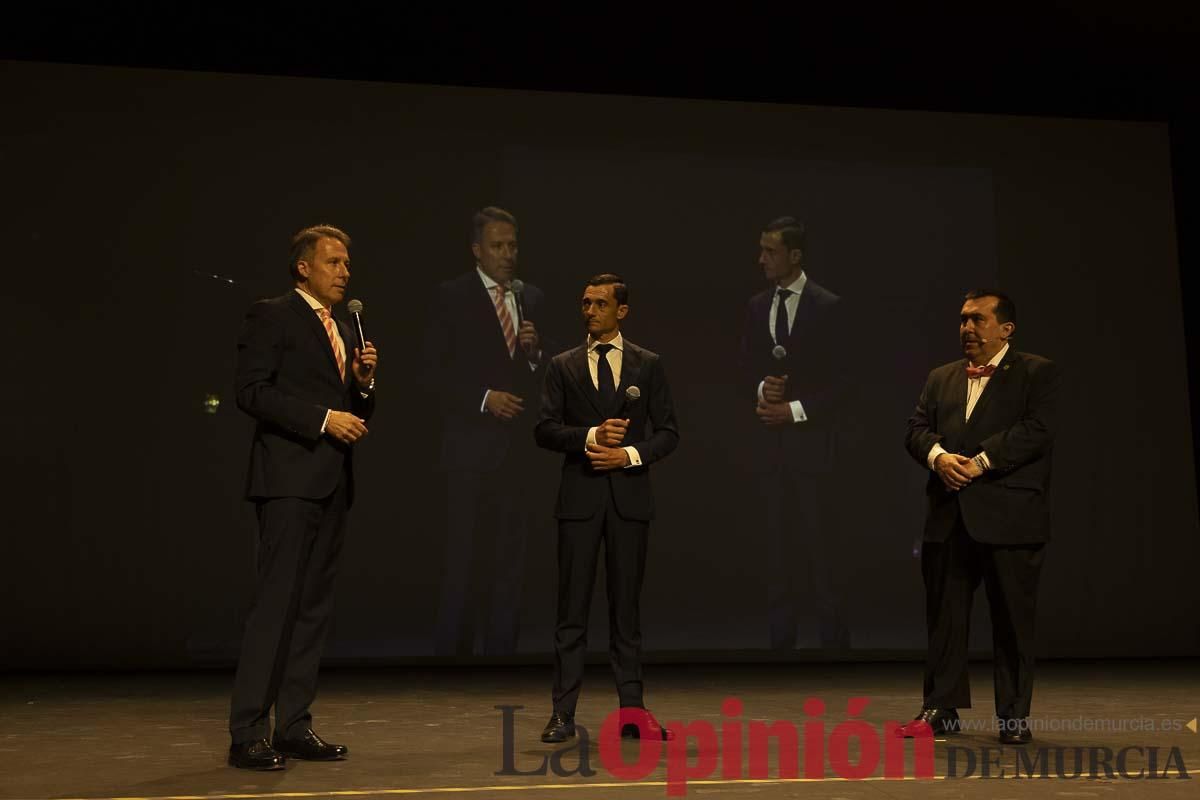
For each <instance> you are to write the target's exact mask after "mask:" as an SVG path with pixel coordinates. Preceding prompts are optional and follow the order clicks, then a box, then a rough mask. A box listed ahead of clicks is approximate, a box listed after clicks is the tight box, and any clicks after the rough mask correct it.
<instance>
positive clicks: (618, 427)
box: [534, 274, 679, 742]
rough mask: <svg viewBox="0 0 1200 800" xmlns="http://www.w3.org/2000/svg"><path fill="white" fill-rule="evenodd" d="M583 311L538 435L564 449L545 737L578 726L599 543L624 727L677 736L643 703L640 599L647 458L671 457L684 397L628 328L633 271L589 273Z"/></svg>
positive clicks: (547, 389)
mask: <svg viewBox="0 0 1200 800" xmlns="http://www.w3.org/2000/svg"><path fill="white" fill-rule="evenodd" d="M581 311H582V315H583V322H584V325H585V327H586V328H587V334H588V335H587V340H586V341H585V342H584V343H583V344H581V345H579V346H578V347H575V348H573V349H571V350H568V351H566V352H564V353H559V354H558V355H557V356H555V357H554V358H553V359H551V360H550V364H549V365H548V366H547V368H546V378H545V381H544V383H543V387H542V400H541V413H540V416H539V419H538V424H537V427H536V428H535V429H534V435H535V437H536V439H537V443H538V445H539V446H541V447H544V448H546V449H547V450H553V451H555V452H558V453H563V454H564V455H563V462H562V472H561V477H560V481H559V489H558V501H557V504H556V506H555V512H554V515H555V517H557V519H558V613H557V621H556V626H555V632H554V691H553V703H554V710H553V713H552V714H551V716H550V721H549V722H548V723H547V724H546V727H545V729H544V730H543V731H542V741H543V742H561V741H564V740H565V739H567V738H569V737H571V736H574V735H575V708H576V705H577V703H578V702H579V693H580V690H581V688H582V686H583V671H584V660H585V657H586V654H587V629H588V613H589V609H590V608H591V601H592V588H593V584H594V583H595V581H596V567H597V560H598V557H599V554H600V546H601V544H602V543H603V545H604V566H605V572H606V575H607V581H608V585H607V592H606V594H607V596H608V609H609V621H610V622H609V624H610V630H609V655H610V658H611V661H612V666H613V672H614V677H615V678H616V684H617V696H618V699H619V701H620V705H621V708H622V710H623V711H622V717H621V723H622V724H621V730H622V733H623V735H632V734H634V733H635V732H637V731H638V730H639V728H638V727H637V725H634V724H632V721H634V720H636V721H637V722H638V724H640V725H641V728H640V730H641V731H642V732H643V733H646V734H647V735H649V736H653V737H660V738H670V736H669V734H668V732H667V731H666V730H664V729H663V728H662V727H661V726H660V725H659V724H658V722H657V721H656V720H654V718H653V717H652V716H650V714H649V712H646V711H644V706H643V697H642V694H643V691H642V630H641V610H640V606H639V603H640V598H641V592H642V577H643V575H644V574H645V567H646V540H647V536H648V535H649V531H650V520H651V519H653V518H654V496H653V494H652V492H651V489H650V465H651V464H653V463H654V462H656V461H660V460H661V459H663V458H666V457H667V456H668V455H669V454H670V453H671V452H672V451H673V450H674V449H675V446H676V445H677V444H678V442H679V428H678V426H677V424H676V422H675V407H674V404H673V403H672V401H671V392H670V388H669V387H668V385H667V377H666V374H665V373H664V372H663V367H662V361H661V359H659V357H658V355H657V354H656V353H652V352H651V351H649V350H646V349H645V348H642V347H639V346H638V345H636V344H634V343H633V342H631V341H629V340H628V339H626V338H624V337H623V336H622V335H621V329H620V325H621V321H622V320H624V319H625V318H626V316H627V315H628V314H629V289H628V287H627V286H626V284H625V281H624V279H622V278H621V277H620V276H618V275H613V274H604V275H597V276H596V277H594V278H592V279H591V280H589V281H588V284H587V286H586V287H585V288H584V291H583V298H582V301H581ZM626 710H628V711H629V712H630V713H629V715H628V716H626V714H625V711H626ZM626 719H629V720H630V721H631V724H626V722H625V721H626Z"/></svg>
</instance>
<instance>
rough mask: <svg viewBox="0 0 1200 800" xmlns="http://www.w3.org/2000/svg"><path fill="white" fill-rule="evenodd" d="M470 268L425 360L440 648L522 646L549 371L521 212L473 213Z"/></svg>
mask: <svg viewBox="0 0 1200 800" xmlns="http://www.w3.org/2000/svg"><path fill="white" fill-rule="evenodd" d="M471 253H472V255H473V256H474V258H475V266H474V267H472V268H471V269H469V270H468V271H467V272H465V273H463V274H462V275H460V276H459V277H457V278H455V279H454V280H451V281H447V282H446V283H443V284H442V285H441V286H440V287H439V288H438V293H437V297H436V300H435V302H434V305H433V313H432V317H431V320H430V325H429V332H428V335H427V339H426V343H425V358H426V361H427V364H428V367H429V371H430V373H431V376H432V379H433V382H434V384H435V386H436V391H437V395H438V398H439V400H440V402H441V411H442V441H441V453H440V455H439V459H438V465H439V467H440V469H441V470H442V472H443V473H444V474H445V477H446V547H445V560H444V564H445V567H444V571H443V574H442V586H441V591H440V593H439V602H438V612H437V618H436V620H435V623H434V652H435V653H436V654H438V655H471V654H472V652H474V640H475V634H476V624H475V622H476V616H477V615H479V616H481V617H482V618H483V635H482V649H483V653H484V654H485V655H509V654H512V653H513V652H515V651H516V647H517V639H518V634H519V621H520V610H521V589H522V578H523V575H524V566H525V541H526V537H527V535H528V530H529V527H530V518H531V514H532V508H531V504H530V499H529V491H530V488H531V484H532V483H533V481H532V479H531V474H530V473H531V472H532V470H533V465H534V464H535V463H536V455H537V451H536V448H534V446H533V442H532V441H531V439H530V436H529V432H530V429H531V428H532V427H533V412H532V411H527V410H526V404H527V403H531V402H533V400H534V399H535V398H536V396H537V387H538V385H539V384H540V382H541V379H542V374H543V372H544V369H543V363H544V360H543V358H542V353H543V349H544V348H543V343H542V339H541V334H540V333H539V331H538V328H537V326H536V324H535V322H534V320H535V319H539V318H540V313H541V311H542V308H543V295H542V291H541V290H540V289H539V288H537V287H536V286H533V285H532V284H527V283H523V282H522V281H520V280H519V279H517V253H518V249H517V220H516V217H514V216H513V215H512V214H510V213H509V212H507V211H505V210H504V209H502V208H496V207H495V206H488V207H487V208H484V209H481V210H480V211H479V212H477V213H476V214H475V215H474V218H473V220H472V236H471Z"/></svg>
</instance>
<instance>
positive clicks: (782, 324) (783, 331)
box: [775, 289, 792, 344]
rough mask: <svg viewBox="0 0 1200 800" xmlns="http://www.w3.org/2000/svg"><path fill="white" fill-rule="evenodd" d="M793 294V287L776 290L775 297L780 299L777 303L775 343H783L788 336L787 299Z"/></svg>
mask: <svg viewBox="0 0 1200 800" xmlns="http://www.w3.org/2000/svg"><path fill="white" fill-rule="evenodd" d="M791 296H792V290H791V289H780V290H778V291H777V292H775V297H776V298H777V299H778V301H779V302H778V303H776V304H775V344H783V343H784V341H785V340H786V339H787V338H788V313H787V299H788V298H789V297H791Z"/></svg>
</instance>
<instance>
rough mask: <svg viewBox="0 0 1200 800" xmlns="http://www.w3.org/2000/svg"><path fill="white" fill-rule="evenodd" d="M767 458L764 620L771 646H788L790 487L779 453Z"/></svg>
mask: <svg viewBox="0 0 1200 800" xmlns="http://www.w3.org/2000/svg"><path fill="white" fill-rule="evenodd" d="M775 444H776V445H778V442H776V443H775ZM769 458H771V459H772V461H773V463H772V464H771V467H770V470H769V471H768V472H765V473H763V474H762V475H761V480H762V484H761V486H762V487H763V489H764V493H763V495H762V502H763V508H764V511H765V517H766V525H765V534H766V542H767V547H766V553H765V556H766V572H767V576H766V577H767V621H768V627H769V633H770V637H771V638H770V642H771V649H772V650H791V649H792V648H794V647H795V646H796V618H797V613H796V609H797V603H798V601H797V597H796V594H797V583H798V576H797V574H796V571H797V564H796V561H797V551H798V547H797V544H798V542H797V538H796V532H795V531H794V530H790V527H789V525H788V520H787V509H788V507H789V506H790V503H791V498H790V494H791V489H790V486H789V483H790V481H788V480H787V476H786V473H785V472H784V467H783V463H782V456H781V455H780V454H779V453H778V452H775V453H772V454H771V455H770V456H769Z"/></svg>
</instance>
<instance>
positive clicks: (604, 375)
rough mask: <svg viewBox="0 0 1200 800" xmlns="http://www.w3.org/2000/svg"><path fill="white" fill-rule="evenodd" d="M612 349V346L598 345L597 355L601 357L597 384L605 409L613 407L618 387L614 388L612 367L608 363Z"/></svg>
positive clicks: (598, 363)
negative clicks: (609, 352)
mask: <svg viewBox="0 0 1200 800" xmlns="http://www.w3.org/2000/svg"><path fill="white" fill-rule="evenodd" d="M612 349H613V346H612V345H611V344H598V345H596V355H597V356H598V357H599V360H598V361H597V362H596V383H598V384H599V391H600V405H601V406H602V407H604V408H605V409H607V408H609V407H611V406H612V401H613V397H615V396H616V394H617V387H615V386H613V372H612V365H611V364H609V363H608V351H609V350H612Z"/></svg>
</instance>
